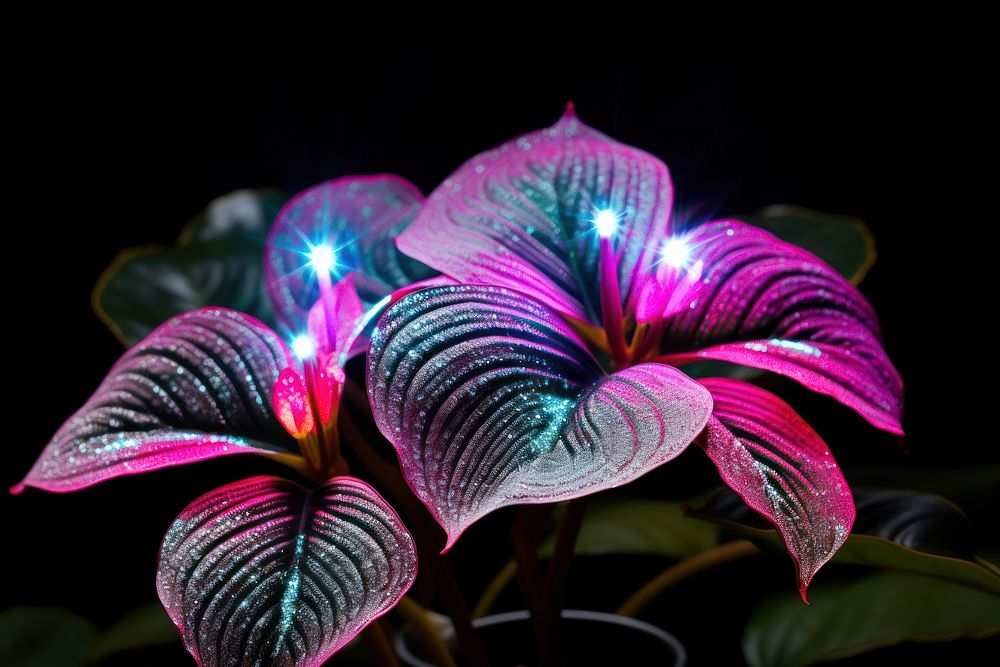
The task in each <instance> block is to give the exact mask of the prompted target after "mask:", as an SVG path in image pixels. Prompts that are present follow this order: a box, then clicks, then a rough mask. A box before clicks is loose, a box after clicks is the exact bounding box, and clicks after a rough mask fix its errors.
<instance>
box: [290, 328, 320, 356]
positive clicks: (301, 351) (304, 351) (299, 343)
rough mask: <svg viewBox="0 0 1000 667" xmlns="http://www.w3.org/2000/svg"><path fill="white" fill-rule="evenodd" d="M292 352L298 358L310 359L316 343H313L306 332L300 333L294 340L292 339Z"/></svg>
mask: <svg viewBox="0 0 1000 667" xmlns="http://www.w3.org/2000/svg"><path fill="white" fill-rule="evenodd" d="M292 352H294V353H295V356H296V357H298V358H299V359H312V356H313V355H314V354H315V353H316V344H315V343H313V339H312V338H310V337H309V336H308V335H307V334H302V335H301V336H296V337H295V340H293V341H292Z"/></svg>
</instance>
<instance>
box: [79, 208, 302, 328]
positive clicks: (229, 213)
mask: <svg viewBox="0 0 1000 667" xmlns="http://www.w3.org/2000/svg"><path fill="white" fill-rule="evenodd" d="M284 200H285V196H284V195H282V194H280V193H278V192H276V191H273V190H259V191H251V190H240V191H237V192H234V193H232V194H229V195H226V196H224V197H220V198H218V199H216V200H215V201H213V202H212V203H211V204H209V205H208V207H207V208H206V209H205V210H204V211H203V212H202V213H201V214H199V216H198V217H196V218H195V219H194V220H192V221H191V222H190V223H188V225H187V226H186V227H185V228H184V231H183V232H182V233H181V236H180V238H179V239H178V241H177V244H176V245H173V246H158V245H149V246H141V247H137V248H130V249H128V250H125V251H123V252H121V253H120V254H119V255H118V256H117V257H116V258H115V259H114V261H113V262H112V263H111V266H109V267H108V268H107V269H106V270H105V271H104V273H103V274H102V275H101V277H100V279H99V280H98V282H97V285H96V286H95V287H94V293H93V306H94V310H95V312H96V313H97V315H98V317H100V318H101V320H102V321H103V322H104V323H105V324H106V325H107V326H108V327H109V328H110V329H111V331H112V332H113V333H114V334H115V335H116V336H117V337H118V338H119V340H121V341H122V342H123V343H124V344H125V345H132V344H133V343H135V342H136V341H138V340H141V339H142V338H144V337H145V336H146V335H147V334H148V333H149V332H150V331H152V330H153V329H154V328H155V327H156V326H157V325H159V324H161V323H162V322H164V321H165V320H167V319H169V318H170V317H173V316H174V315H177V314H178V313H182V312H184V311H188V310H194V309H197V308H201V307H203V306H225V307H227V308H233V309H236V310H240V311H242V312H245V313H249V314H250V315H254V316H255V317H257V318H258V319H261V320H264V321H265V322H267V321H269V320H270V318H271V313H270V308H269V307H268V302H267V299H266V297H265V295H264V281H263V250H264V239H265V237H266V235H267V230H268V227H269V226H270V224H271V222H272V221H273V220H274V217H275V216H276V215H277V213H278V210H279V209H280V208H281V205H282V203H284Z"/></svg>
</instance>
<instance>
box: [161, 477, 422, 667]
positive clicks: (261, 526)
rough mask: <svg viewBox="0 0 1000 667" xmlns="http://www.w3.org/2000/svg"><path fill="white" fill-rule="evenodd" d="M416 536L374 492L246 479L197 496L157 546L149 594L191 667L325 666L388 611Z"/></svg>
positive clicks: (353, 485) (404, 583) (350, 485)
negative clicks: (193, 666) (165, 616)
mask: <svg viewBox="0 0 1000 667" xmlns="http://www.w3.org/2000/svg"><path fill="white" fill-rule="evenodd" d="M416 574H417V556H416V548H415V546H414V544H413V539H412V538H411V537H410V535H409V533H408V532H407V531H406V528H405V527H404V526H403V524H402V522H401V521H400V520H399V517H398V516H397V515H396V513H395V512H394V511H393V509H392V508H391V507H390V506H389V505H388V504H387V503H386V502H385V500H383V499H382V497H381V496H379V495H378V493H376V492H375V490H374V489H372V488H371V487H370V486H368V485H367V484H365V483H364V482H362V481H361V480H359V479H355V478H353V477H334V478H333V479H331V480H329V481H328V482H326V483H325V484H324V485H322V486H321V487H320V488H318V489H316V490H315V491H313V492H311V493H310V492H308V491H306V490H305V489H303V488H301V487H300V486H298V485H297V484H294V483H292V482H289V481H287V480H284V479H279V478H277V477H267V476H260V477H253V478H250V479H246V480H243V481H242V482H237V483H235V484H230V485H228V486H224V487H222V488H219V489H216V490H215V491H212V492H210V493H207V494H205V495H204V496H202V497H201V498H199V499H198V500H196V501H194V502H193V503H191V504H190V505H188V507H187V508H186V509H185V510H184V511H183V512H181V514H180V516H178V517H177V519H176V520H175V521H174V523H173V525H172V526H171V527H170V530H169V531H167V534H166V537H164V539H163V546H162V548H161V550H160V566H159V572H158V574H157V577H156V587H157V591H158V592H159V595H160V600H161V601H162V602H163V606H164V607H165V608H166V610H167V613H168V614H169V615H170V618H171V620H173V622H174V624H175V625H176V626H177V628H178V630H180V633H181V638H182V639H183V640H184V645H185V646H186V647H187V650H188V651H189V652H190V653H191V655H192V656H194V658H195V660H196V661H197V662H198V664H199V665H204V666H205V667H216V666H222V665H243V664H247V665H249V664H254V665H262V664H268V665H289V666H291V665H297V666H301V667H313V666H316V665H321V664H322V663H323V662H324V661H325V660H326V659H327V658H328V657H329V656H330V655H332V654H333V653H335V652H336V651H337V650H338V649H339V648H341V647H342V646H343V645H344V644H346V643H347V642H349V641H350V640H351V639H352V638H353V637H355V636H356V635H357V634H358V633H359V632H361V630H363V629H364V628H365V626H367V625H368V624H369V623H371V622H372V621H374V620H375V619H376V618H378V617H379V616H381V615H382V614H384V613H386V612H387V611H389V610H390V609H392V607H394V606H395V605H396V603H397V602H398V601H399V599H400V598H401V597H402V596H403V594H404V593H406V591H407V590H408V589H409V588H410V586H411V584H412V583H413V580H414V579H415V578H416Z"/></svg>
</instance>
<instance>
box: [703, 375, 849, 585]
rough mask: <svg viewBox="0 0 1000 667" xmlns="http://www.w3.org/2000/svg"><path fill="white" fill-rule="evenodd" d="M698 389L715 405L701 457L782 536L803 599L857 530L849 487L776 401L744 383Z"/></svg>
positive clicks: (707, 382) (810, 434) (721, 381)
mask: <svg viewBox="0 0 1000 667" xmlns="http://www.w3.org/2000/svg"><path fill="white" fill-rule="evenodd" d="M701 383H702V384H703V385H704V386H705V387H707V388H708V390H709V391H710V392H711V393H712V400H713V402H714V404H715V407H714V408H713V411H712V419H710V420H709V422H708V428H707V429H706V437H705V445H704V448H705V452H706V453H707V454H708V456H709V458H711V459H712V462H713V463H715V465H716V467H717V468H718V469H719V474H720V475H721V476H722V480H723V481H724V482H725V483H726V484H728V485H729V486H730V487H731V488H732V489H733V490H734V491H736V492H737V493H738V494H739V495H740V497H742V498H743V500H744V501H745V502H746V503H747V505H749V506H750V507H752V508H753V509H754V510H756V511H757V512H759V513H760V514H761V515H762V516H764V517H765V518H767V519H768V520H769V521H770V522H771V523H773V524H774V526H775V527H776V528H777V529H778V531H779V532H780V533H781V537H782V539H783V540H784V542H785V546H786V547H788V552H789V553H790V554H791V555H792V558H793V559H794V560H795V566H796V569H797V571H798V578H799V592H800V593H801V594H802V599H803V600H805V599H806V588H807V587H808V586H809V582H810V581H811V580H812V578H813V576H814V575H815V574H816V572H817V571H818V570H819V568H820V567H822V565H823V563H825V562H827V561H828V560H829V559H830V557H831V556H833V554H834V553H835V552H836V551H837V549H839V548H840V545H842V544H843V543H844V540H845V539H847V534H848V533H849V532H850V530H851V525H852V524H853V523H854V503H853V501H852V499H851V492H850V490H849V489H848V488H847V482H846V481H844V476H843V475H842V474H841V472H840V470H839V468H838V466H837V462H836V461H835V460H834V459H833V454H831V453H830V448H829V447H827V446H826V443H824V442H823V439H822V438H820V437H819V435H818V434H817V433H816V431H814V430H812V428H810V427H809V425H808V424H807V423H805V421H803V420H802V418H801V417H799V416H798V414H796V413H795V411H794V410H792V408H791V407H790V406H789V405H788V404H787V403H785V402H784V401H782V400H781V399H780V398H778V397H777V396H775V395H774V394H772V393H770V392H769V391H766V390H764V389H761V388H760V387H757V386H754V385H752V384H749V383H747V382H743V381H741V380H732V379H728V378H706V379H704V380H701Z"/></svg>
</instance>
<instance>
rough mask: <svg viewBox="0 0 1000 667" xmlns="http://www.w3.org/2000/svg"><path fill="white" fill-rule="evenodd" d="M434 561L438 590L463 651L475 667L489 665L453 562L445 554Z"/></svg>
mask: <svg viewBox="0 0 1000 667" xmlns="http://www.w3.org/2000/svg"><path fill="white" fill-rule="evenodd" d="M432 563H433V568H434V575H435V576H434V579H435V581H436V582H437V585H438V586H437V588H438V592H439V593H440V594H441V599H442V601H443V602H444V607H445V609H447V610H448V615H449V616H451V620H452V622H453V623H454V624H455V633H456V634H457V635H458V641H459V643H460V644H461V646H462V652H463V653H464V654H465V657H466V658H468V659H469V664H470V665H473V667H487V665H489V660H487V658H486V648H485V647H484V646H483V641H482V639H480V638H479V633H477V632H476V629H475V627H473V625H472V616H470V615H469V607H468V605H466V604H465V598H463V597H462V593H461V591H460V590H459V589H458V581H457V580H456V579H455V573H454V572H453V571H452V569H451V563H449V562H448V559H447V558H446V557H445V556H436V557H434V558H433V560H432Z"/></svg>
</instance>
